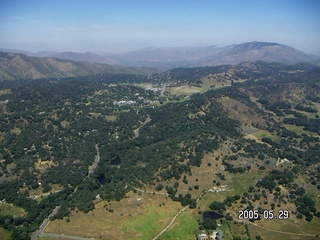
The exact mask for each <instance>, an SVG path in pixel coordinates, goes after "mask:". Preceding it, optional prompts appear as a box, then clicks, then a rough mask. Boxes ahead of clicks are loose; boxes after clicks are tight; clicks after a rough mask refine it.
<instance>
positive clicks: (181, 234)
mask: <svg viewBox="0 0 320 240" xmlns="http://www.w3.org/2000/svg"><path fill="white" fill-rule="evenodd" d="M196 229H198V223H197V221H196V219H195V218H194V217H193V216H192V215H191V212H184V213H183V214H181V215H180V216H179V217H178V218H177V220H176V221H175V223H174V224H173V225H172V226H171V228H170V229H169V230H168V231H166V232H165V233H164V234H163V235H161V237H159V238H158V239H159V240H164V239H169V240H170V239H172V240H176V239H177V240H179V239H181V240H182V239H183V240H194V239H195V230H196Z"/></svg>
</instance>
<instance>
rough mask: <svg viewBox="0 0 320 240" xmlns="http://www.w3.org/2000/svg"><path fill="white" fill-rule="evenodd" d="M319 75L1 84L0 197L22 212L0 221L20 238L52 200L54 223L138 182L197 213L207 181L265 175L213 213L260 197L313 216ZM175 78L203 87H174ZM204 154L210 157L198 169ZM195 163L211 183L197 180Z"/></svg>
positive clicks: (226, 70)
mask: <svg viewBox="0 0 320 240" xmlns="http://www.w3.org/2000/svg"><path fill="white" fill-rule="evenodd" d="M319 82H320V69H319V68H317V67H313V66H311V65H296V66H286V65H279V64H267V63H264V62H257V63H245V64H241V65H237V66H220V67H206V68H193V69H182V68H181V69H173V70H170V71H168V72H165V73H162V74H155V75H152V76H149V77H146V76H138V75H129V74H127V75H126V74H116V75H113V74H103V75H99V76H97V75H92V76H88V77H75V78H65V79H42V80H29V81H2V82H1V83H0V87H1V89H0V111H1V115H0V118H1V121H0V139H1V141H0V145H1V146H0V167H1V168H0V199H5V202H7V203H12V204H14V205H15V206H18V207H21V208H23V209H24V210H25V212H26V214H25V215H23V216H19V217H14V216H10V215H1V214H0V225H1V226H2V227H4V228H6V229H8V230H10V231H11V232H12V233H13V235H12V236H13V238H16V239H28V236H30V235H31V234H32V233H33V232H34V231H35V230H36V229H37V228H38V227H39V225H40V224H41V223H42V221H43V220H44V219H45V218H46V217H47V216H48V215H49V214H50V213H51V212H52V211H53V209H54V208H55V207H57V206H59V211H58V213H57V214H56V215H55V216H54V218H58V219H62V218H63V217H66V216H69V215H70V213H71V212H73V211H82V212H85V213H88V212H90V211H91V210H93V209H94V208H95V201H96V200H97V196H99V198H101V199H102V200H105V201H115V200H116V201H119V200H121V199H123V198H125V197H127V196H128V193H129V192H137V191H138V190H139V189H143V188H149V189H150V188H152V189H153V191H161V192H162V193H167V194H168V196H169V198H168V201H172V200H173V201H179V202H180V203H181V204H182V206H189V208H190V209H194V208H196V207H197V205H198V201H199V199H198V197H199V194H200V193H201V191H203V193H204V192H206V190H208V189H206V187H207V186H210V187H211V188H213V187H219V186H220V182H224V181H225V180H226V179H232V178H233V177H235V178H236V177H238V176H239V175H241V174H249V175H250V174H259V176H261V179H260V181H258V182H257V183H256V184H255V185H254V186H252V188H250V189H247V190H248V191H249V190H250V192H249V193H248V192H247V191H242V192H238V193H237V194H236V195H233V196H232V197H233V198H227V197H226V198H225V199H224V201H222V202H221V204H223V208H222V209H224V210H223V211H221V214H223V215H225V216H232V214H233V213H234V212H235V209H237V208H238V209H239V208H240V207H241V208H243V209H245V208H248V209H251V208H252V209H257V208H258V206H260V205H259V204H260V203H261V204H264V203H263V201H262V200H261V199H262V198H264V199H265V202H267V203H265V208H268V207H269V208H270V209H271V207H272V205H271V204H284V205H285V206H287V205H286V204H289V203H290V204H291V205H290V208H291V211H292V213H291V214H292V216H294V217H296V218H298V219H300V218H303V219H306V220H307V221H312V220H313V219H314V218H318V217H319V211H320V209H319V206H320V203H319V200H318V199H317V197H316V195H317V192H316V191H319V190H317V188H318V189H320V178H319V176H320V175H319V171H318V170H319V168H318V167H317V164H319V161H320V159H319V156H320V145H319V134H320V120H319V115H320V114H319V111H320V91H319V90H320V86H319V84H320V83H319ZM182 86H186V87H188V88H189V87H196V88H197V89H201V90H199V92H198V93H195V94H189V93H186V94H175V92H174V91H173V90H174V89H175V88H177V87H182ZM208 154H213V156H214V159H215V160H214V161H212V162H209V163H207V162H206V165H205V166H204V163H203V162H204V160H205V159H207V156H208ZM205 161H207V160H205ZM288 162H289V163H290V164H287V163H288ZM220 163H221V166H219V167H218V164H220ZM279 166H280V167H281V169H279ZM203 168H207V169H208V171H210V172H212V174H210V177H209V178H208V179H210V181H211V182H206V181H205V180H203V181H202V180H200V181H199V180H195V182H196V183H195V182H193V180H192V179H193V176H192V175H193V174H195V173H196V172H197V171H198V169H203ZM213 173H215V174H213ZM305 177H307V179H305V180H303V181H302V180H301V181H300V180H299V179H300V178H301V179H304V178H305ZM196 179H198V178H196ZM212 179H217V180H214V181H213V182H212ZM298 180H299V181H298ZM201 181H202V182H201ZM207 181H209V180H207ZM218 182H219V184H218ZM308 183H310V184H311V185H312V186H311V187H308V188H307V187H306V186H307V184H308ZM204 186H206V187H204ZM279 189H280V190H279ZM282 192H283V194H282ZM41 196H42V197H41ZM262 196H263V197H262ZM240 198H241V206H240V205H239V204H240V200H239V199H240ZM238 200H239V201H238ZM284 202H285V203H284ZM216 205H217V204H216ZM218 205H219V204H218ZM293 206H294V207H293ZM209 207H210V208H211V209H215V204H211V205H210V206H209V205H208V208H209ZM259 214H261V213H259ZM234 217H235V216H234V215H233V218H234ZM231 219H232V217H231ZM227 220H230V217H227ZM199 223H200V225H202V227H203V226H209V225H210V224H207V223H206V222H205V224H203V222H201V221H200V222H199Z"/></svg>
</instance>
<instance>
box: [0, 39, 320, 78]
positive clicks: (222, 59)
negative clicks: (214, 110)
mask: <svg viewBox="0 0 320 240" xmlns="http://www.w3.org/2000/svg"><path fill="white" fill-rule="evenodd" d="M1 51H2V53H1ZM259 60H260V61H265V62H280V63H284V64H296V63H299V62H309V63H312V64H315V65H320V57H317V56H313V55H310V54H306V53H304V52H301V51H299V50H296V49H294V48H292V47H289V46H286V45H282V44H278V43H268V42H248V43H242V44H235V45H229V46H226V47H216V46H208V47H177V48H144V49H140V50H137V51H133V52H129V53H124V54H106V53H91V52H86V53H76V52H54V51H42V52H37V53H31V52H26V51H21V50H12V49H1V48H0V64H1V65H0V79H19V78H42V77H68V76H80V75H88V74H95V73H102V72H108V73H135V74H150V73H153V72H155V71H154V70H150V69H148V70H147V69H146V68H152V69H158V70H162V71H163V70H168V69H172V68H177V67H199V66H216V65H227V64H231V65H235V64H239V63H243V62H255V61H259ZM128 67H131V68H128ZM132 67H134V68H132ZM137 67H138V68H137Z"/></svg>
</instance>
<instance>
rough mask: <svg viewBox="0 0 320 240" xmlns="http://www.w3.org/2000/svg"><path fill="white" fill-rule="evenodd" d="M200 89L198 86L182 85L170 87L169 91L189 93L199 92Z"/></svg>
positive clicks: (177, 93)
mask: <svg viewBox="0 0 320 240" xmlns="http://www.w3.org/2000/svg"><path fill="white" fill-rule="evenodd" d="M201 91H202V89H201V88H199V87H192V86H188V85H182V86H179V87H171V88H170V92H171V93H172V94H173V95H191V94H193V93H198V92H201Z"/></svg>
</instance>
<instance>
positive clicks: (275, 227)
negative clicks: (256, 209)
mask: <svg viewBox="0 0 320 240" xmlns="http://www.w3.org/2000/svg"><path fill="white" fill-rule="evenodd" d="M319 226H320V225H319V222H317V223H312V222H311V223H306V225H305V226H304V224H302V225H301V224H296V223H294V222H293V221H281V220H275V221H274V220H272V221H268V222H266V223H264V224H260V223H259V224H258V225H254V224H248V227H249V232H250V235H251V238H252V239H253V238H254V237H256V236H258V235H260V236H261V237H262V239H268V240H269V239H270V240H278V239H319V238H316V237H315V236H316V234H319V230H320V229H319ZM305 234H306V235H305ZM308 234H311V235H313V234H314V235H313V236H308Z"/></svg>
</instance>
